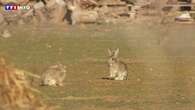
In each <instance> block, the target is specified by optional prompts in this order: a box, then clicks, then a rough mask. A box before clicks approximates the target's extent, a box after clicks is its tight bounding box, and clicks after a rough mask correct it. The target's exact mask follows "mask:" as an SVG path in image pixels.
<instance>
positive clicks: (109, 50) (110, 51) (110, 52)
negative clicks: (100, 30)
mask: <svg viewBox="0 0 195 110" xmlns="http://www.w3.org/2000/svg"><path fill="white" fill-rule="evenodd" d="M108 54H109V56H111V55H112V50H111V49H110V48H108Z"/></svg>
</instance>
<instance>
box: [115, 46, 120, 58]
mask: <svg viewBox="0 0 195 110" xmlns="http://www.w3.org/2000/svg"><path fill="white" fill-rule="evenodd" d="M118 54H119V48H117V49H116V50H115V51H114V57H115V58H116V57H118Z"/></svg>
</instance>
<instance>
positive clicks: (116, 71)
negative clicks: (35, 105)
mask: <svg viewBox="0 0 195 110" xmlns="http://www.w3.org/2000/svg"><path fill="white" fill-rule="evenodd" d="M108 53H109V59H108V66H109V72H110V78H113V79H114V80H127V76H128V72H127V65H126V64H125V63H123V62H122V61H120V60H119V59H118V54H119V48H117V49H116V50H114V51H112V50H111V49H108Z"/></svg>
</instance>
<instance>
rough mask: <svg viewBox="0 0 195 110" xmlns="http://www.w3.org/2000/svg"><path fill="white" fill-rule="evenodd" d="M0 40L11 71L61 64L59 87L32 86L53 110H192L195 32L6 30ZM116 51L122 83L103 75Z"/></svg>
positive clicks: (117, 27) (152, 28) (133, 27)
mask: <svg viewBox="0 0 195 110" xmlns="http://www.w3.org/2000/svg"><path fill="white" fill-rule="evenodd" d="M9 28H10V30H11V31H12V33H13V37H11V38H8V39H5V38H0V55H1V56H4V57H6V58H7V59H8V60H9V61H10V62H12V64H13V65H15V66H16V67H18V68H21V69H25V70H27V71H30V72H33V73H35V74H39V75H40V74H41V72H43V71H44V69H45V68H47V66H48V65H51V64H54V63H57V62H62V63H64V64H66V65H67V67H68V73H67V78H66V80H65V81H64V86H63V87H43V86H39V84H38V82H39V81H38V80H35V81H34V82H33V86H35V87H36V88H38V89H39V90H41V92H42V93H41V94H37V95H40V96H41V97H42V99H43V100H44V101H45V102H47V103H49V104H51V105H55V106H57V110H194V109H195V88H194V85H195V74H194V72H195V51H194V50H195V31H194V29H195V26H194V25H181V24H169V25H155V24H153V25H150V24H149V23H145V24H107V25H95V26H94V25H79V26H59V27H57V26H56V27H55V26H54V27H52V28H51V26H50V25H40V26H20V27H9ZM109 47H111V48H116V47H119V48H120V58H121V60H122V61H124V62H126V63H127V64H128V70H129V77H128V80H127V81H109V80H102V79H101V77H104V76H107V75H108V68H107V65H106V60H107V55H108V54H107V48H109Z"/></svg>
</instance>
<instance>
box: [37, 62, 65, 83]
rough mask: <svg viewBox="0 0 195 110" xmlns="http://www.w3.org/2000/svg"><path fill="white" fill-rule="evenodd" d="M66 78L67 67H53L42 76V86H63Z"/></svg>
mask: <svg viewBox="0 0 195 110" xmlns="http://www.w3.org/2000/svg"><path fill="white" fill-rule="evenodd" d="M65 77H66V66H64V65H62V64H57V65H52V66H50V67H49V68H48V69H47V70H46V71H45V72H44V73H43V74H42V78H41V80H42V85H47V86H62V85H63V81H64V79H65Z"/></svg>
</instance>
